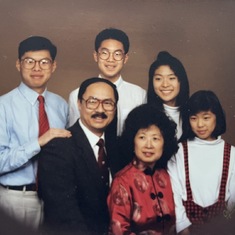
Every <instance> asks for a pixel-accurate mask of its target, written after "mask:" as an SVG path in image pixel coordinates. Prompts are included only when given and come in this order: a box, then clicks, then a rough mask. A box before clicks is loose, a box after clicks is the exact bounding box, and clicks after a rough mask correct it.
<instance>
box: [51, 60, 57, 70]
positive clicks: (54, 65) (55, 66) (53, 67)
mask: <svg viewBox="0 0 235 235" xmlns="http://www.w3.org/2000/svg"><path fill="white" fill-rule="evenodd" d="M56 68H57V63H56V61H55V60H54V62H53V64H52V68H51V72H52V73H54V72H55V70H56Z"/></svg>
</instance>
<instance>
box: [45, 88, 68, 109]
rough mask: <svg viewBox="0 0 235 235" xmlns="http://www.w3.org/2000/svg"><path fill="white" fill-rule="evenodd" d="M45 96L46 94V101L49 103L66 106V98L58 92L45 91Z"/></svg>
mask: <svg viewBox="0 0 235 235" xmlns="http://www.w3.org/2000/svg"><path fill="white" fill-rule="evenodd" d="M46 96H47V99H48V102H50V103H53V104H59V105H66V106H67V102H66V100H65V99H64V98H63V97H62V96H60V95H58V94H55V93H53V92H50V91H47V93H46Z"/></svg>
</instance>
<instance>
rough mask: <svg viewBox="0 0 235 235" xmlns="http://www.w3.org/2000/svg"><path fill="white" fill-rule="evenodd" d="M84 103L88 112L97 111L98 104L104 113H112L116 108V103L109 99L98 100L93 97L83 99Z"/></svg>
mask: <svg viewBox="0 0 235 235" xmlns="http://www.w3.org/2000/svg"><path fill="white" fill-rule="evenodd" d="M82 100H84V101H85V103H86V107H87V108H88V109H90V110H94V109H97V108H98V107H99V105H100V104H102V107H103V109H104V110H105V111H113V110H115V108H116V103H115V102H113V101H112V100H111V99H105V100H100V99H97V98H95V97H89V98H88V99H87V100H85V99H83V98H82Z"/></svg>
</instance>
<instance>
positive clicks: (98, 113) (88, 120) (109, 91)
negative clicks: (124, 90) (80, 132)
mask: <svg viewBox="0 0 235 235" xmlns="http://www.w3.org/2000/svg"><path fill="white" fill-rule="evenodd" d="M89 97H95V98H97V99H99V100H105V99H109V100H112V101H113V102H115V103H116V100H115V96H114V91H113V88H112V87H111V86H110V85H108V84H106V83H104V82H97V83H93V84H91V85H90V86H88V87H87V89H86V91H85V93H84V94H83V99H84V100H82V101H81V100H78V109H79V112H80V115H81V116H80V118H81V121H82V123H83V124H84V125H85V126H86V127H87V128H88V129H89V130H90V131H91V132H93V133H94V134H95V135H97V136H99V137H100V136H102V134H103V132H104V130H105V128H106V127H107V126H108V125H109V124H110V123H111V122H112V120H113V118H114V115H115V112H116V108H115V109H114V110H113V111H105V110H104V109H103V106H102V104H101V103H100V104H99V106H98V107H97V108H96V109H94V110H91V109H88V108H87V107H86V102H85V100H87V99H88V98H89Z"/></svg>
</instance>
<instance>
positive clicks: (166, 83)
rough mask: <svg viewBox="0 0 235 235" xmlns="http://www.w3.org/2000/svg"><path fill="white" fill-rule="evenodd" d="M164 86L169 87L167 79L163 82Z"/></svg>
mask: <svg viewBox="0 0 235 235" xmlns="http://www.w3.org/2000/svg"><path fill="white" fill-rule="evenodd" d="M162 86H163V87H167V86H168V81H167V79H166V78H163V80H162Z"/></svg>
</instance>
